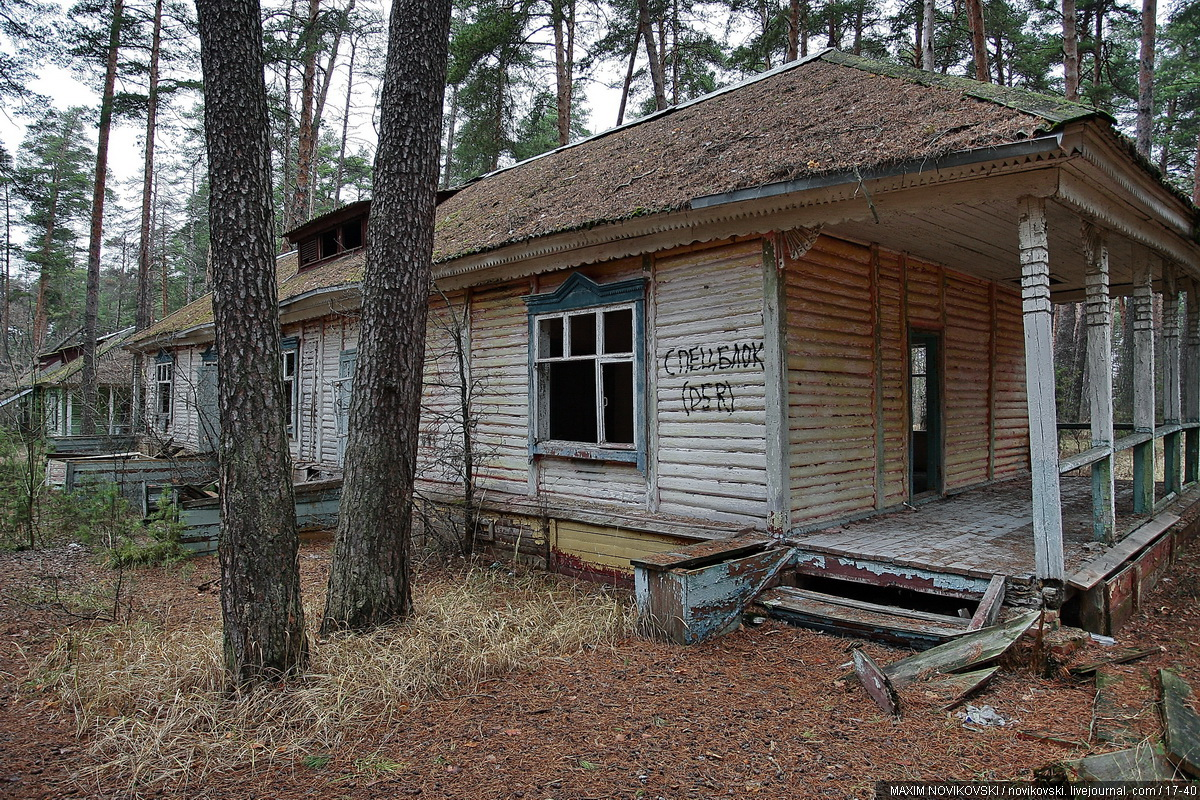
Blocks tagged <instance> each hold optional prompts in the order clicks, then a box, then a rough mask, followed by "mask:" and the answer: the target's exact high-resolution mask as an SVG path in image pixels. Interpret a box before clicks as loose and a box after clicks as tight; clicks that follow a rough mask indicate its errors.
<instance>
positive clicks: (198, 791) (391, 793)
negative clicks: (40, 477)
mask: <svg viewBox="0 0 1200 800" xmlns="http://www.w3.org/2000/svg"><path fill="white" fill-rule="evenodd" d="M328 555H329V545H328V543H306V544H305V545H304V546H303V547H302V551H301V566H302V574H303V581H304V590H305V592H306V593H307V594H308V595H309V596H319V595H320V594H321V593H322V592H323V590H324V582H325V579H326V574H327V568H328ZM506 574H507V573H506ZM216 577H217V564H216V559H215V558H212V557H208V558H199V559H193V560H191V561H190V562H188V563H186V564H185V565H182V566H180V565H176V566H169V567H156V568H145V569H140V570H136V571H134V572H132V573H129V572H127V573H125V574H124V575H122V576H121V580H122V584H123V586H122V593H121V594H120V595H119V596H120V597H121V598H122V599H121V600H120V603H119V604H118V607H115V608H114V607H113V605H114V604H112V600H111V598H112V597H113V596H114V594H115V593H114V586H113V581H114V580H115V575H114V573H113V572H112V571H111V570H108V569H106V568H103V567H100V566H97V564H96V562H95V559H94V557H93V556H92V554H91V553H89V552H88V551H87V550H86V549H84V548H81V547H79V546H78V545H69V546H65V547H60V548H55V549H51V550H42V551H25V552H15V553H14V552H9V553H3V554H0V798H15V799H18V800H37V799H39V798H68V797H69V798H97V799H99V798H134V797H139V798H140V797H148V798H150V797H153V798H185V797H186V798H188V799H189V800H209V799H211V800H250V799H251V798H254V799H256V800H257V799H261V800H295V799H296V798H310V797H318V798H395V797H408V796H420V797H426V798H463V799H464V800H466V799H468V798H469V799H471V800H477V799H484V800H486V799H488V798H527V799H528V800H534V799H535V798H536V800H544V799H545V798H572V799H576V800H582V798H647V800H651V799H652V798H667V799H668V800H675V798H716V797H739V798H741V797H763V798H789V799H790V798H826V797H828V798H845V797H862V798H866V797H871V796H873V789H874V782H875V781H876V780H880V779H889V780H947V779H961V780H1029V779H1031V778H1032V776H1033V773H1034V771H1035V770H1038V769H1039V768H1041V767H1043V766H1045V765H1048V764H1052V763H1054V762H1059V761H1063V760H1067V759H1073V758H1078V757H1080V756H1083V755H1086V754H1088V753H1097V752H1105V751H1109V750H1113V749H1117V747H1118V746H1119V745H1118V744H1115V743H1112V742H1108V741H1104V739H1105V738H1109V739H1111V738H1112V736H1111V735H1109V734H1107V733H1106V730H1109V729H1111V727H1112V723H1113V721H1114V720H1116V721H1117V724H1118V726H1119V727H1121V728H1122V729H1123V730H1124V734H1123V736H1124V737H1125V738H1126V739H1128V738H1129V737H1133V738H1137V737H1143V738H1151V739H1156V738H1157V737H1159V736H1160V735H1161V723H1160V721H1159V719H1160V715H1159V710H1158V691H1159V690H1158V677H1157V671H1158V670H1159V669H1160V668H1171V669H1173V670H1177V671H1178V672H1179V674H1180V675H1181V676H1182V677H1183V678H1184V679H1185V680H1187V681H1189V682H1190V683H1191V684H1192V685H1193V686H1196V687H1197V688H1198V689H1200V538H1197V539H1196V540H1194V541H1193V542H1192V544H1191V545H1190V546H1189V548H1188V549H1187V551H1186V552H1184V553H1182V554H1181V557H1180V558H1179V560H1178V561H1177V563H1176V564H1175V565H1174V566H1173V568H1172V570H1171V572H1170V573H1169V575H1168V576H1167V578H1166V579H1164V581H1162V582H1161V583H1160V585H1159V587H1158V589H1157V590H1156V591H1155V593H1154V594H1153V596H1151V597H1150V598H1148V600H1147V602H1145V603H1144V605H1143V609H1142V611H1141V612H1140V614H1138V615H1137V616H1136V617H1135V618H1134V619H1133V620H1132V621H1131V622H1130V623H1129V624H1128V625H1127V626H1126V628H1125V629H1124V630H1123V631H1122V633H1121V635H1120V636H1119V637H1118V642H1119V645H1120V646H1135V647H1143V648H1160V652H1159V653H1158V654H1156V655H1153V656H1150V657H1148V658H1145V659H1143V660H1141V661H1138V662H1135V663H1131V664H1126V665H1122V666H1117V667H1110V668H1108V672H1109V674H1110V675H1113V676H1116V678H1117V679H1118V681H1119V682H1118V683H1117V684H1116V685H1117V686H1118V687H1119V689H1118V690H1117V691H1115V692H1112V693H1111V694H1110V695H1109V696H1106V697H1105V698H1104V699H1103V702H1102V703H1101V704H1097V688H1096V683H1095V681H1094V680H1091V679H1077V678H1072V677H1070V676H1069V675H1068V674H1067V673H1066V671H1065V669H1061V668H1060V669H1058V670H1056V671H1054V674H1053V675H1051V676H1050V677H1046V676H1045V675H1044V674H1041V673H1040V671H1038V672H1035V671H1034V670H1033V669H1032V668H1030V667H1028V666H1023V665H1022V663H1021V660H1020V659H1017V660H1016V661H1015V662H1014V663H1011V664H1009V665H1008V666H1007V667H1006V668H1004V669H1002V670H1001V672H1000V673H999V674H998V675H997V676H996V678H995V679H993V681H992V682H991V683H990V684H989V685H987V686H986V687H984V689H983V690H982V692H981V693H980V694H979V695H978V696H977V697H975V698H973V699H972V700H971V701H970V702H972V703H975V704H977V705H983V704H987V705H990V706H992V707H993V708H994V709H996V710H997V711H998V712H999V713H1001V714H1002V715H1004V716H1005V717H1007V718H1009V724H1007V725H1005V726H1003V727H977V726H972V727H964V722H963V721H962V720H961V719H959V718H958V717H957V716H956V714H955V710H949V711H947V710H942V709H940V708H938V707H936V704H935V703H934V701H933V700H932V699H928V698H926V697H923V696H922V693H921V692H919V691H916V692H909V693H908V694H906V695H904V697H903V700H904V702H905V708H904V715H903V717H902V718H900V719H899V720H895V719H892V718H891V717H889V716H886V715H884V714H882V713H881V712H880V711H879V709H878V708H877V707H876V706H875V705H874V703H873V702H872V701H871V700H870V699H869V698H868V697H867V695H866V694H865V692H864V691H863V689H862V687H861V686H860V685H859V683H858V681H857V680H856V679H855V678H854V677H853V676H852V675H849V674H848V673H847V669H846V667H845V666H844V665H846V664H847V662H849V661H850V658H851V656H850V651H851V649H852V648H854V647H858V646H860V645H862V642H861V641H858V640H850V639H843V638H839V637H836V636H830V635H822V634H818V633H814V632H811V631H806V630H800V629H796V628H791V627H787V626H783V625H778V624H774V623H768V624H766V625H764V626H762V627H759V628H755V629H743V630H740V631H738V632H736V633H733V634H731V635H728V636H725V637H723V638H721V639H718V640H716V641H713V642H710V643H707V644H703V645H698V646H692V647H683V646H676V645H670V644H664V643H659V642H652V641H647V640H644V639H641V638H637V637H635V636H631V635H625V636H622V637H619V638H617V639H615V640H613V641H611V642H609V643H606V644H603V645H600V646H595V647H589V648H584V649H583V650H582V651H581V652H577V653H574V654H569V655H565V656H558V657H547V658H543V659H541V660H540V661H538V662H536V663H534V664H532V665H530V666H529V667H528V668H525V669H522V670H518V671H514V672H508V673H505V674H497V675H494V676H492V677H490V678H486V679H483V680H481V681H477V682H474V683H471V684H470V685H464V686H459V687H456V688H455V687H451V688H447V689H443V690H441V691H439V692H436V693H433V694H432V695H431V696H428V697H425V698H424V699H417V700H414V701H413V702H412V703H411V704H404V705H403V706H401V709H402V712H401V713H400V714H399V715H398V716H395V717H393V718H391V719H389V720H387V721H381V720H379V719H371V718H364V719H363V720H362V722H361V724H354V725H351V726H350V727H349V729H348V730H347V731H345V732H344V733H343V734H342V735H339V736H338V737H337V738H336V741H331V742H330V743H329V745H328V749H327V750H323V751H320V752H311V753H308V754H307V755H301V754H298V753H295V752H291V751H287V752H284V751H285V749H286V748H283V747H281V748H279V752H280V753H283V755H276V756H275V757H268V756H269V755H270V753H269V751H270V749H271V748H270V747H269V746H268V747H266V748H265V749H266V752H264V757H263V758H261V759H258V760H253V759H252V760H250V761H243V762H241V763H234V764H230V765H223V766H219V767H215V766H213V765H209V768H204V758H205V755H204V753H205V752H206V751H205V750H204V749H203V748H199V749H198V750H196V752H195V753H194V754H193V760H192V766H191V767H190V768H189V769H190V771H183V770H181V771H178V772H176V773H174V774H172V773H171V772H170V771H166V772H161V771H160V772H159V773H156V774H157V777H154V778H147V777H145V776H143V777H141V778H133V777H130V775H129V773H128V772H111V771H109V772H106V771H105V770H104V769H102V768H98V765H99V764H100V762H101V761H102V756H101V755H100V752H101V751H102V749H103V748H99V747H98V742H99V741H100V740H101V739H102V738H103V736H104V735H105V727H106V724H107V723H105V722H104V721H103V716H101V722H99V723H97V722H95V721H92V722H87V723H86V724H84V723H81V722H78V721H77V718H76V710H77V709H74V708H72V707H71V704H70V703H69V702H66V701H64V699H63V697H64V696H63V694H62V691H61V686H62V685H63V680H62V676H61V675H58V676H57V677H56V676H55V675H54V674H53V673H52V672H48V671H47V669H46V667H45V663H46V661H45V660H46V658H47V656H48V655H49V654H51V653H52V652H53V651H55V649H56V648H58V649H59V650H61V648H62V647H63V646H64V641H79V642H82V641H93V642H94V641H97V640H85V639H83V638H76V637H84V636H86V634H87V631H88V630H89V629H96V628H103V627H104V626H111V625H112V622H111V618H112V617H113V616H114V615H116V616H118V617H121V618H122V619H123V620H124V623H123V624H125V625H128V624H130V623H133V624H136V625H141V626H142V627H143V628H147V627H154V628H156V629H161V630H164V631H168V632H169V631H171V630H172V629H173V628H176V627H177V628H179V629H181V630H183V629H185V628H187V626H196V625H199V626H202V627H203V626H207V627H208V628H210V629H212V630H216V629H217V626H218V625H219V619H220V608H219V597H218V592H217V591H216V590H214V589H213V585H214V581H215V579H216ZM446 577H447V576H446V570H444V569H443V570H440V571H424V572H422V573H420V574H418V575H417V578H416V580H417V582H418V584H419V583H422V582H429V581H432V580H435V579H438V580H444V579H446ZM450 578H451V579H453V574H451V575H450ZM536 580H538V581H541V580H545V581H547V582H551V583H552V582H555V581H558V580H559V579H557V578H553V577H547V578H541V577H537V578H536ZM582 591H591V590H590V589H583V590H582ZM418 602H420V596H418ZM88 617H91V618H90V619H89V618H88ZM106 617H107V618H109V620H110V621H105V619H104V618H106ZM92 646H94V644H93V645H92ZM111 646H112V647H114V648H116V647H119V646H123V645H120V644H119V643H118V642H116V641H115V640H114V643H113V644H112V645H111ZM862 646H864V647H865V650H866V651H867V652H868V653H870V655H872V656H873V657H874V658H875V660H876V661H878V662H880V663H887V662H890V661H894V660H896V659H898V658H900V657H902V656H903V655H905V651H903V650H900V649H896V648H890V647H887V646H884V645H880V644H875V643H868V644H866V645H862ZM1106 652H1111V649H1110V648H1108V647H1105V646H1104V645H1102V644H1100V643H1098V642H1095V641H1092V640H1090V639H1089V640H1088V643H1087V644H1086V646H1085V647H1084V648H1083V649H1082V650H1080V651H1078V652H1076V653H1074V654H1073V655H1071V659H1070V660H1071V661H1073V662H1083V661H1088V660H1091V659H1096V658H1102V657H1103V656H1104V655H1105V653H1106ZM1121 679H1123V680H1121ZM112 680H114V681H120V680H121V676H120V675H119V674H118V675H114V676H113V678H112ZM1110 681H1111V679H1110ZM56 687H57V688H56ZM180 692H181V694H180V695H179V696H180V697H182V696H183V694H185V693H186V692H184V691H183V690H180ZM168 702H170V698H168ZM1100 706H1103V708H1102V709H1100ZM1100 710H1103V712H1104V713H1103V715H1101V714H1100V713H1099V712H1100ZM1094 712H1095V713H1096V715H1097V716H1096V717H1095V718H1094ZM121 713H124V714H133V715H136V714H137V713H138V712H137V711H136V710H133V711H129V710H126V711H124V712H121ZM115 715H116V712H114V716H115ZM89 719H90V718H89ZM1106 720H1107V722H1106ZM110 722H111V720H110ZM224 735H225V737H227V738H228V737H235V736H238V735H239V733H238V731H237V730H230V731H228V732H227V733H225V734H224ZM159 736H160V737H162V739H163V740H162V741H161V742H158V743H156V744H154V745H153V746H152V748H151V749H153V747H160V746H161V747H162V748H168V747H170V746H171V743H170V742H169V741H166V737H165V736H163V735H162V734H159ZM252 746H259V745H252ZM213 752H215V751H213ZM250 752H253V751H250ZM151 757H153V756H151ZM197 765H199V766H197ZM147 774H149V773H147Z"/></svg>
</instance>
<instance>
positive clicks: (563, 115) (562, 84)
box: [550, 0, 575, 145]
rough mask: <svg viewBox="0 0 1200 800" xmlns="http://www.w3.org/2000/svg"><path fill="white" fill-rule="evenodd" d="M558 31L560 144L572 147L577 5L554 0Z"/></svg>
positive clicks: (556, 73) (556, 76) (556, 74)
mask: <svg viewBox="0 0 1200 800" xmlns="http://www.w3.org/2000/svg"><path fill="white" fill-rule="evenodd" d="M550 16H551V22H552V23H553V27H554V80H555V99H556V104H557V110H558V143H559V144H560V145H566V144H570V143H571V105H572V102H571V100H572V98H571V95H572V90H573V86H572V84H573V82H574V77H575V2H574V0H554V2H553V3H552V4H551V9H550Z"/></svg>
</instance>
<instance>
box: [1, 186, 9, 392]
mask: <svg viewBox="0 0 1200 800" xmlns="http://www.w3.org/2000/svg"><path fill="white" fill-rule="evenodd" d="M11 282H12V195H11V181H7V180H6V181H4V285H3V286H2V287H0V289H2V290H3V292H4V296H3V304H0V359H3V361H4V368H5V369H8V368H10V366H11V364H12V352H11V351H10V350H9V346H8V332H9V331H11V330H12V287H11Z"/></svg>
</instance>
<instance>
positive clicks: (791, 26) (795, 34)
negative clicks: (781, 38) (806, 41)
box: [787, 0, 800, 61]
mask: <svg viewBox="0 0 1200 800" xmlns="http://www.w3.org/2000/svg"><path fill="white" fill-rule="evenodd" d="M799 57H800V0H789V2H788V40H787V60H788V61H795V60H796V59H797V58H799Z"/></svg>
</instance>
